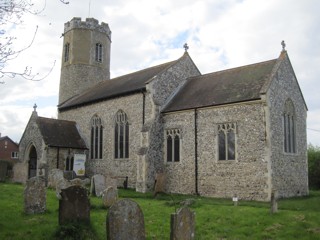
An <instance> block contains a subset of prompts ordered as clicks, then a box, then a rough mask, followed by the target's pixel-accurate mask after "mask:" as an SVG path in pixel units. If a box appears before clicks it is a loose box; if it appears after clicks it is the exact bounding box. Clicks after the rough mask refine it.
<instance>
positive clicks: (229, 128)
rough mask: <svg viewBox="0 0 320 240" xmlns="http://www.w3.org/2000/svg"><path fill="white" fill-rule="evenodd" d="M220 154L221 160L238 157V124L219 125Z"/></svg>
mask: <svg viewBox="0 0 320 240" xmlns="http://www.w3.org/2000/svg"><path fill="white" fill-rule="evenodd" d="M218 156H219V160H235V159H236V124H235V123H224V124H219V125H218Z"/></svg>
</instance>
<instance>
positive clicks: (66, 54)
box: [63, 42, 70, 62]
mask: <svg viewBox="0 0 320 240" xmlns="http://www.w3.org/2000/svg"><path fill="white" fill-rule="evenodd" d="M69 55H70V43H68V42H67V43H66V44H65V45H64V54H63V57H64V62H68V61H69Z"/></svg>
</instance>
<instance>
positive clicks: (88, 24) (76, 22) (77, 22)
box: [64, 17, 111, 38]
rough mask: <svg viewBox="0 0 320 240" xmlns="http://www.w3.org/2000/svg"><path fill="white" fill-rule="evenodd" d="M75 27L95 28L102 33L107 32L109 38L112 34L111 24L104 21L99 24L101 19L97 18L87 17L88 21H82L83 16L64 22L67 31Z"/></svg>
mask: <svg viewBox="0 0 320 240" xmlns="http://www.w3.org/2000/svg"><path fill="white" fill-rule="evenodd" d="M75 28H79V29H89V30H95V31H98V32H101V33H106V34H107V35H108V36H109V38H110V36H111V31H110V28H109V25H108V24H107V23H104V22H101V24H99V21H98V20H97V19H95V18H86V21H81V18H79V17H74V18H72V19H71V20H70V21H69V22H66V23H65V24H64V32H65V33H66V32H68V31H70V30H72V29H75Z"/></svg>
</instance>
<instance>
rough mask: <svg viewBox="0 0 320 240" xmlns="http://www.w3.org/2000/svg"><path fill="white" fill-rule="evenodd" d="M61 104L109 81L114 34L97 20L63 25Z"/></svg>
mask: <svg viewBox="0 0 320 240" xmlns="http://www.w3.org/2000/svg"><path fill="white" fill-rule="evenodd" d="M63 37H64V38H63V51H62V61H61V75H60V89H59V104H61V103H63V102H65V101H66V100H68V99H69V98H72V97H73V96H75V95H77V94H79V93H81V92H83V91H85V90H86V89H88V88H90V87H91V86H93V85H95V84H96V83H98V82H101V81H104V80H108V79H110V46H111V31H110V28H109V26H108V24H106V23H101V24H99V22H98V21H97V20H96V19H93V18H87V19H86V21H81V18H73V19H72V20H71V21H69V22H67V23H65V24H64V33H63Z"/></svg>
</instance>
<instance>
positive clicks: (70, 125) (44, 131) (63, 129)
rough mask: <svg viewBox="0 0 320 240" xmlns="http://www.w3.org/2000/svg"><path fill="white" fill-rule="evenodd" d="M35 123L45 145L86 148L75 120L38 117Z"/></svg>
mask: <svg viewBox="0 0 320 240" xmlns="http://www.w3.org/2000/svg"><path fill="white" fill-rule="evenodd" d="M37 124H38V126H39V129H40V132H41V135H42V137H43V140H44V142H45V144H46V145H49V146H52V147H65V148H77V149H87V146H86V144H85V142H84V140H83V139H82V137H81V136H80V133H79V131H78V128H77V126H76V122H73V121H66V120H59V119H51V118H44V117H38V118H37Z"/></svg>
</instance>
